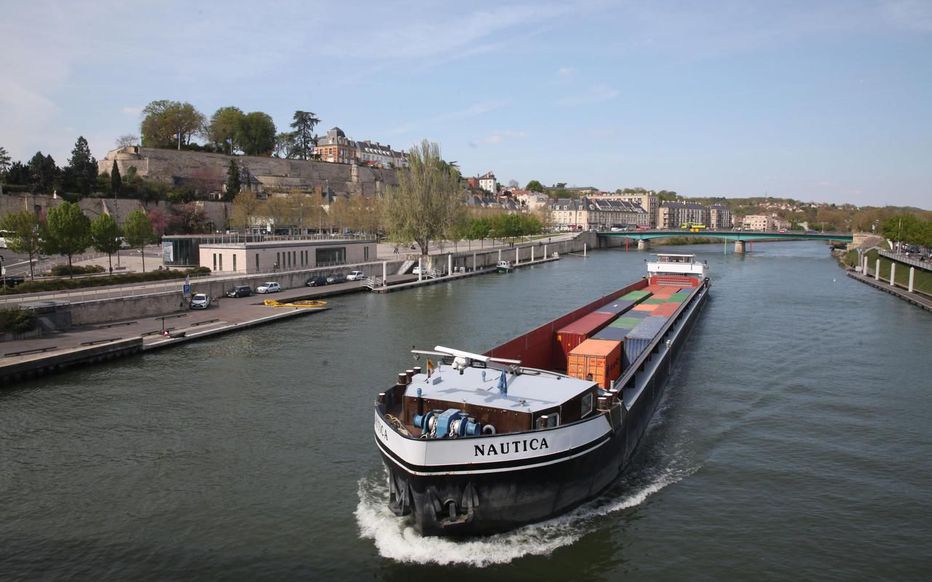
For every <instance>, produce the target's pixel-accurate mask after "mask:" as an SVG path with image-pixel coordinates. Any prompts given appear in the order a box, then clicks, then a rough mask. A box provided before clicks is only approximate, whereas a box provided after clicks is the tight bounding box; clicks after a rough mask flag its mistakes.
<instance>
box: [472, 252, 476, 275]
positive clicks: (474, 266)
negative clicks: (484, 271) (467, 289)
mask: <svg viewBox="0 0 932 582" xmlns="http://www.w3.org/2000/svg"><path fill="white" fill-rule="evenodd" d="M472 270H473V271H475V270H476V253H473V254H472Z"/></svg>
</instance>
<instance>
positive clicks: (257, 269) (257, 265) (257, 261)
mask: <svg viewBox="0 0 932 582" xmlns="http://www.w3.org/2000/svg"><path fill="white" fill-rule="evenodd" d="M256 272H257V273H258V272H259V253H256Z"/></svg>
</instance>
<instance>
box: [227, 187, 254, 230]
mask: <svg viewBox="0 0 932 582" xmlns="http://www.w3.org/2000/svg"><path fill="white" fill-rule="evenodd" d="M258 208H259V199H258V198H257V197H256V193H255V192H253V191H252V190H243V191H242V192H240V193H239V194H237V195H236V196H235V197H234V198H233V209H232V212H231V217H230V222H231V223H233V224H234V225H237V226H242V227H243V231H244V232H249V227H250V226H251V222H252V217H253V216H254V215H255V214H256V210H258Z"/></svg>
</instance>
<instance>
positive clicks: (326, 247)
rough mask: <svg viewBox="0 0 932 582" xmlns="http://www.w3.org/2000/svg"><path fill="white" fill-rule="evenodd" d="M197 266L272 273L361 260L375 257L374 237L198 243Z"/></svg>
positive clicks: (216, 270)
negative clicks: (372, 239) (363, 239)
mask: <svg viewBox="0 0 932 582" xmlns="http://www.w3.org/2000/svg"><path fill="white" fill-rule="evenodd" d="M199 252H200V266H202V267H207V268H208V269H210V270H211V271H213V272H215V273H242V274H247V275H249V274H254V273H273V272H280V271H297V270H302V269H313V268H316V267H329V266H334V265H348V264H354V263H364V262H367V261H374V260H375V259H376V256H377V254H376V243H375V241H371V240H369V241H356V240H274V241H263V242H221V243H202V244H200V247H199Z"/></svg>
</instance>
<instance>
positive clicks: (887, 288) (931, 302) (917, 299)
mask: <svg viewBox="0 0 932 582" xmlns="http://www.w3.org/2000/svg"><path fill="white" fill-rule="evenodd" d="M848 276H849V277H851V278H852V279H855V280H857V281H860V282H862V283H866V284H867V285H870V286H871V287H873V288H875V289H880V290H881V291H884V292H886V293H889V294H891V295H895V296H896V297H899V298H900V299H902V300H904V301H908V302H910V303H912V304H913V305H916V306H918V307H921V308H923V309H925V310H926V311H932V297H929V296H928V295H924V294H922V293H917V292H913V293H910V292H909V291H907V290H906V289H903V288H901V287H896V286H893V285H891V284H890V281H884V280H883V279H880V280H879V281H877V280H875V279H874V277H872V276H870V275H863V274H861V273H858V272H856V271H848Z"/></svg>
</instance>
